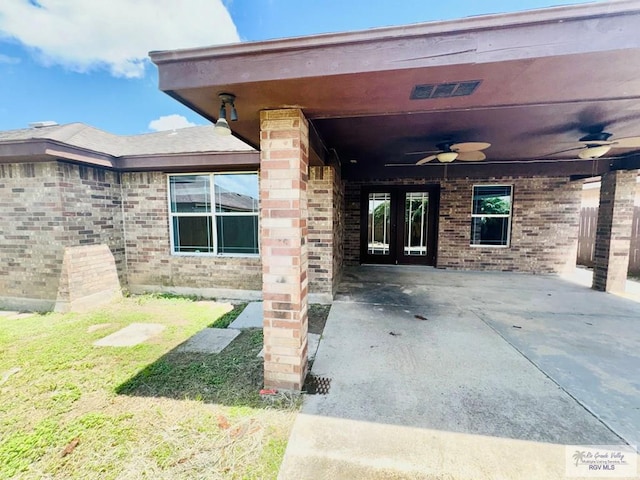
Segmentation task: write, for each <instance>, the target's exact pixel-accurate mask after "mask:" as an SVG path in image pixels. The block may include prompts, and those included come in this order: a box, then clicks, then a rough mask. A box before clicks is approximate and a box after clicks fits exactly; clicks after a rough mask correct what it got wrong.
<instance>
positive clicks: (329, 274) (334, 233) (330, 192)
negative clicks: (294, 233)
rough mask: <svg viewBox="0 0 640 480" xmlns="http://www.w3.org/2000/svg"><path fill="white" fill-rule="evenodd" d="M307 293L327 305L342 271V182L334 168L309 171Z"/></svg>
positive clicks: (312, 168) (318, 168) (319, 168)
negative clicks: (320, 297) (317, 295)
mask: <svg viewBox="0 0 640 480" xmlns="http://www.w3.org/2000/svg"><path fill="white" fill-rule="evenodd" d="M307 195H308V206H309V290H310V292H311V293H314V294H322V295H323V296H324V298H325V299H326V300H328V301H330V300H331V299H332V298H333V294H334V292H335V289H336V288H337V284H338V281H339V278H340V271H341V269H342V256H343V253H342V252H343V244H342V227H343V226H342V209H343V205H342V202H343V200H342V198H343V191H342V182H341V181H340V175H339V172H337V170H336V168H334V167H331V166H327V167H310V168H309V184H308V187H307Z"/></svg>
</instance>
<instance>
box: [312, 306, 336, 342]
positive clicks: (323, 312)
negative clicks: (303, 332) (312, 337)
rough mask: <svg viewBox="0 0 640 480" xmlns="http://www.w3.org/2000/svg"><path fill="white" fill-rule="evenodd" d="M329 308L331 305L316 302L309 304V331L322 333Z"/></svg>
mask: <svg viewBox="0 0 640 480" xmlns="http://www.w3.org/2000/svg"><path fill="white" fill-rule="evenodd" d="M329 310H331V305H320V304H317V303H316V304H312V305H309V333H316V334H318V335H322V332H323V331H324V326H325V324H326V323H327V317H328V316H329Z"/></svg>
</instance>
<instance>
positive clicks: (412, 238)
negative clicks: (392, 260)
mask: <svg viewBox="0 0 640 480" xmlns="http://www.w3.org/2000/svg"><path fill="white" fill-rule="evenodd" d="M428 211H429V193H428V192H407V195H406V197H405V205H404V254H405V255H411V256H426V255H427V218H428V217H427V213H428Z"/></svg>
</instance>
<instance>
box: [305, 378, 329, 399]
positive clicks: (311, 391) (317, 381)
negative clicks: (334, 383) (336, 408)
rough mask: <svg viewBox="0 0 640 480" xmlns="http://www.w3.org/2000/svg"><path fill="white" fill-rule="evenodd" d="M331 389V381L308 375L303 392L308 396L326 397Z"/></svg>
mask: <svg viewBox="0 0 640 480" xmlns="http://www.w3.org/2000/svg"><path fill="white" fill-rule="evenodd" d="M330 388H331V379H330V378H327V377H316V376H315V375H312V374H309V375H307V378H306V380H305V382H304V391H305V392H306V393H307V394H308V395H326V394H327V393H329V389H330Z"/></svg>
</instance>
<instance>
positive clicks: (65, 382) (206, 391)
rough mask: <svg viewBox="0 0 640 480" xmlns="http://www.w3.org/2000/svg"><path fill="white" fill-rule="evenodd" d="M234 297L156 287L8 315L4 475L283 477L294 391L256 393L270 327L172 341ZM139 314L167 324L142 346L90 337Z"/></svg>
mask: <svg viewBox="0 0 640 480" xmlns="http://www.w3.org/2000/svg"><path fill="white" fill-rule="evenodd" d="M236 307H237V308H233V309H232V306H231V305H229V304H217V303H214V302H198V301H195V299H192V298H181V297H159V296H157V295H149V296H140V297H130V298H125V299H123V300H122V301H120V302H117V303H114V304H113V305H111V306H108V307H105V308H101V309H100V310H96V311H93V312H88V313H83V314H66V315H62V314H46V315H34V316H32V317H29V318H23V319H20V320H9V319H7V318H5V317H0V379H3V378H4V375H5V373H7V372H12V371H13V372H14V373H13V374H12V375H10V376H8V377H7V378H6V380H5V381H4V383H3V384H1V385H0V478H2V479H5V478H7V479H9V478H20V479H39V478H53V479H94V478H95V479H119V478H132V479H134V478H135V479H137V478H154V479H156V478H157V479H165V478H166V479H182V478H184V479H187V478H214V479H215V478H238V479H268V478H275V477H276V475H277V470H278V467H279V464H280V462H281V460H282V455H283V453H284V446H286V441H287V438H288V434H289V430H290V428H291V425H292V421H293V418H294V416H295V412H296V407H297V403H296V402H289V403H283V404H269V405H265V404H264V403H263V401H262V400H261V399H260V397H259V395H258V391H259V389H260V387H261V385H262V362H261V360H260V359H259V358H256V354H257V352H258V351H259V350H260V347H261V344H262V332H261V331H260V330H249V331H245V332H243V333H242V334H241V335H240V336H238V337H237V338H236V340H235V341H234V342H233V343H232V344H231V345H230V346H229V347H227V348H226V349H225V350H224V351H223V352H222V353H220V354H217V355H195V354H185V353H177V352H174V351H173V350H174V348H175V347H176V346H178V345H179V344H181V343H182V342H184V341H185V340H187V339H188V338H189V337H191V336H192V335H194V334H195V333H197V332H198V331H200V330H201V329H202V328H205V327H207V326H208V325H211V324H214V323H216V321H217V320H218V319H220V318H222V317H224V316H225V314H226V313H227V312H229V311H231V312H234V313H235V312H236V311H238V313H239V311H241V308H240V306H236ZM242 308H244V307H243V306H242ZM236 316H237V314H236ZM225 321H226V320H225ZM231 321H232V320H231ZM133 322H153V323H161V324H163V325H164V326H165V327H166V328H165V330H164V331H163V332H162V334H160V335H158V336H157V337H154V338H152V339H150V340H148V341H147V342H145V343H143V344H140V345H137V346H135V347H122V348H114V347H95V346H93V345H92V344H93V342H94V341H96V340H98V339H100V338H102V337H104V336H106V335H108V334H110V333H113V332H115V331H117V330H119V329H120V328H122V327H124V326H127V325H129V324H130V323H133ZM15 369H19V370H17V371H16V370H15ZM74 439H77V441H78V444H77V446H75V448H73V449H72V451H71V452H70V453H68V454H67V455H65V456H63V455H62V452H63V451H64V450H65V447H67V446H68V445H69V444H70V442H72V441H73V440H74ZM240 459H241V460H240Z"/></svg>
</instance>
